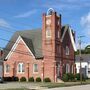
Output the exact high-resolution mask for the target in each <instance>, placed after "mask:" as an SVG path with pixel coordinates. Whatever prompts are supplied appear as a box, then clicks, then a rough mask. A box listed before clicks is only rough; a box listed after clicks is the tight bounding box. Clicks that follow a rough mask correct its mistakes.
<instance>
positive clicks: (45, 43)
mask: <svg viewBox="0 0 90 90" xmlns="http://www.w3.org/2000/svg"><path fill="white" fill-rule="evenodd" d="M60 38H61V15H59V14H58V13H57V12H55V11H54V9H52V8H49V9H48V10H47V13H43V16H42V51H43V56H44V70H45V71H44V72H45V73H44V74H45V75H44V76H46V77H49V76H50V77H51V79H52V80H54V82H55V80H56V68H55V67H56V62H57V61H59V62H60V52H61V47H60ZM47 68H48V70H47ZM50 71H51V72H50ZM51 75H52V76H51Z"/></svg>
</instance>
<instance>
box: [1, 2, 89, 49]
mask: <svg viewBox="0 0 90 90" xmlns="http://www.w3.org/2000/svg"><path fill="white" fill-rule="evenodd" d="M48 8H53V9H54V10H55V11H57V12H58V13H59V14H62V25H65V24H69V25H70V26H71V28H72V29H73V30H74V31H75V32H76V41H78V38H77V37H78V36H80V35H84V36H85V37H83V38H82V41H83V43H82V48H84V47H85V46H86V45H88V44H90V0H0V38H3V39H7V40H9V39H10V38H11V36H12V35H13V33H14V32H15V31H17V30H26V29H33V28H41V27H42V13H44V12H47V10H48ZM8 31H9V32H8ZM7 43H8V42H7V41H3V40H1V39H0V47H5V45H6V44H7ZM77 47H78V45H77Z"/></svg>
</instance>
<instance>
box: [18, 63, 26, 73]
mask: <svg viewBox="0 0 90 90" xmlns="http://www.w3.org/2000/svg"><path fill="white" fill-rule="evenodd" d="M24 71H25V70H24V64H23V63H19V64H18V72H19V73H23V72H24Z"/></svg>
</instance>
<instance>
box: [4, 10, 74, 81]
mask: <svg viewBox="0 0 90 90" xmlns="http://www.w3.org/2000/svg"><path fill="white" fill-rule="evenodd" d="M61 22H62V21H61V15H59V14H58V13H57V12H55V11H54V10H53V9H51V8H50V9H49V10H48V11H47V13H43V15H42V28H41V29H35V30H34V29H33V30H24V31H17V32H16V33H14V35H13V36H12V38H11V40H10V41H9V42H8V44H7V46H6V48H5V50H4V57H5V61H4V77H8V76H15V77H19V78H21V77H23V76H24V77H26V78H27V79H28V78H29V77H34V78H36V77H41V79H42V81H43V79H44V78H46V77H49V78H50V79H51V81H52V82H57V79H61V78H62V75H63V74H65V73H75V63H74V61H75V54H74V51H76V47H75V33H74V32H73V30H72V29H71V27H70V26H69V25H65V26H62V23H61Z"/></svg>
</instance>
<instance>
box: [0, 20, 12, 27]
mask: <svg viewBox="0 0 90 90" xmlns="http://www.w3.org/2000/svg"><path fill="white" fill-rule="evenodd" d="M0 27H3V28H12V27H11V26H10V24H9V23H8V22H7V21H6V20H4V19H3V18H0Z"/></svg>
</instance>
